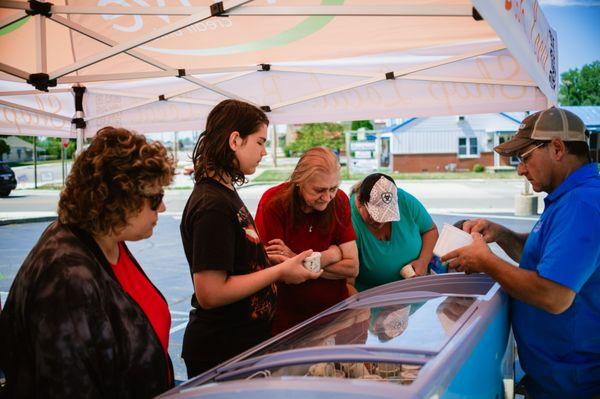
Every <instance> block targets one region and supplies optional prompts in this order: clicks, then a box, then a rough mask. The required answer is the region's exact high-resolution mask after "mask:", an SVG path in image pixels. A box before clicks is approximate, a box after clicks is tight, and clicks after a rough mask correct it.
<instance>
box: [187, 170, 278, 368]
mask: <svg viewBox="0 0 600 399" xmlns="http://www.w3.org/2000/svg"><path fill="white" fill-rule="evenodd" d="M257 231H258V230H256V227H255V224H254V220H253V218H252V216H251V215H250V213H249V212H248V209H247V208H246V207H245V206H244V203H243V201H242V200H241V198H240V197H239V195H238V193H237V191H235V190H231V189H229V188H227V187H225V186H223V185H222V184H221V183H219V182H217V181H215V180H214V179H210V178H204V179H202V180H201V181H199V182H198V183H197V184H196V186H195V187H194V190H193V192H192V195H191V196H190V198H189V200H188V202H187V204H186V206H185V209H184V211H183V215H182V220H181V238H182V242H183V248H184V251H185V255H186V259H187V261H188V264H189V266H190V274H191V276H192V278H193V276H194V274H196V273H201V272H203V271H204V270H221V271H223V272H225V273H226V274H227V276H242V275H245V274H250V273H253V272H256V271H259V270H261V269H264V268H265V267H269V261H268V258H267V254H266V252H265V248H264V246H263V244H262V243H261V241H260V238H259V235H258V233H257ZM191 300H192V301H191V303H192V307H193V308H194V309H193V310H192V311H191V312H190V319H189V323H188V326H187V327H186V331H185V335H184V339H183V353H182V356H183V357H184V358H185V359H188V360H189V359H194V360H197V361H210V362H222V361H224V360H226V359H229V358H231V357H232V356H235V355H238V354H240V353H242V352H243V351H245V350H247V349H248V348H250V347H252V346H254V345H256V344H258V343H260V342H262V341H264V340H265V339H267V338H269V336H270V330H271V328H270V327H271V319H272V318H273V313H274V310H275V300H276V293H275V286H274V285H273V284H272V285H269V286H266V287H265V288H263V289H261V290H260V291H258V292H256V293H254V294H253V295H250V296H247V297H245V298H242V299H240V300H239V301H236V302H233V303H230V304H227V305H223V306H218V307H214V308H203V307H202V306H200V304H199V303H198V300H197V298H196V295H195V294H192V295H191Z"/></svg>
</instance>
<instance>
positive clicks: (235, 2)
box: [50, 0, 252, 80]
mask: <svg viewBox="0 0 600 399" xmlns="http://www.w3.org/2000/svg"><path fill="white" fill-rule="evenodd" d="M250 1H252V0H225V1H223V9H224V10H229V9H231V8H233V7H237V6H240V5H243V4H245V3H249V2H250ZM211 17H212V14H211V10H210V7H206V8H205V10H204V11H203V12H199V13H197V14H194V15H191V16H189V17H186V18H183V19H181V20H179V21H176V22H174V23H172V24H169V25H166V26H164V27H162V28H159V29H157V30H155V31H153V32H152V33H150V34H147V35H143V36H142V37H139V38H137V39H134V40H130V41H128V42H125V43H119V44H117V45H116V46H114V47H112V48H110V49H107V50H105V51H101V52H99V53H97V54H95V55H92V56H90V57H87V58H85V59H83V60H81V61H77V62H75V63H73V64H71V65H69V66H67V67H64V68H60V69H57V70H55V71H53V72H52V73H50V80H52V79H56V78H60V77H62V76H65V75H68V74H70V73H72V72H75V71H78V70H80V69H83V68H85V67H87V66H90V65H93V64H96V63H98V62H100V61H103V60H105V59H107V58H110V57H113V56H115V55H117V54H121V53H123V52H125V51H127V50H131V49H133V48H135V47H138V46H141V45H143V44H146V43H148V42H151V41H153V40H156V39H158V38H160V37H163V36H166V35H168V34H170V33H173V32H176V31H178V30H180V29H183V28H186V27H188V26H190V25H194V24H196V23H198V22H201V21H204V20H206V19H208V18H211Z"/></svg>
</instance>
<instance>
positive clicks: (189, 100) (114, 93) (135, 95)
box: [88, 89, 217, 106]
mask: <svg viewBox="0 0 600 399" xmlns="http://www.w3.org/2000/svg"><path fill="white" fill-rule="evenodd" d="M195 90H197V89H195ZM88 91H89V92H90V93H92V94H103V95H108V96H122V97H130V98H140V99H146V100H153V101H155V100H157V99H158V96H155V95H147V94H139V93H130V92H125V91H119V90H102V89H88ZM165 100H169V101H171V102H179V103H189V104H199V105H209V106H214V105H216V104H217V103H216V102H215V101H209V100H200V99H197V98H178V97H172V96H171V95H170V94H165Z"/></svg>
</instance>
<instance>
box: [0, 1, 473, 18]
mask: <svg viewBox="0 0 600 399" xmlns="http://www.w3.org/2000/svg"><path fill="white" fill-rule="evenodd" d="M0 3H1V2H0ZM472 9H473V8H472V6H471V5H470V4H467V5H438V6H436V7H431V5H426V4H424V5H420V4H409V5H396V6H393V5H385V6H382V5H371V6H312V7H311V6H297V7H269V6H266V7H240V8H238V9H235V10H230V11H225V12H224V13H223V14H222V15H226V16H230V15H235V16H264V17H268V16H288V15H289V16H302V17H308V16H353V17H361V16H362V17H378V16H381V17H384V16H391V17H420V16H422V17H469V18H472V17H473V11H472ZM203 10H204V8H203V7H115V6H108V7H94V6H71V5H68V6H59V5H55V6H53V7H52V13H54V14H80V15H84V14H92V15H183V16H189V15H194V14H198V13H201V12H202V11H203Z"/></svg>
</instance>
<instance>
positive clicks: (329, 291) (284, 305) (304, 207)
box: [256, 147, 358, 334]
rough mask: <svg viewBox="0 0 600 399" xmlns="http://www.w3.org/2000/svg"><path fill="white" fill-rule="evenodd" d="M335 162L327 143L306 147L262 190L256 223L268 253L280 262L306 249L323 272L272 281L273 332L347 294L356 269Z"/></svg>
mask: <svg viewBox="0 0 600 399" xmlns="http://www.w3.org/2000/svg"><path fill="white" fill-rule="evenodd" d="M339 184H340V165H339V163H338V161H337V158H336V156H335V155H334V154H333V153H332V152H331V151H330V150H328V149H327V148H323V147H317V148H312V149H310V150H308V151H307V152H306V153H305V154H304V155H303V156H302V158H300V160H299V161H298V164H297V165H296V168H295V169H294V171H293V172H292V175H291V176H290V179H289V181H287V182H284V183H282V184H280V185H278V186H275V187H273V188H271V189H269V190H267V191H266V192H265V193H264V195H263V196H262V198H261V199H260V202H259V204H258V210H257V212H256V227H257V228H258V231H259V234H260V237H261V240H262V241H263V242H265V243H266V250H267V254H268V255H269V258H270V259H271V260H275V261H282V260H284V259H286V258H289V257H292V256H294V255H295V254H297V253H300V252H302V251H304V250H307V249H312V250H313V251H318V252H320V266H321V268H322V269H323V274H322V275H321V277H320V278H318V279H316V280H310V281H307V282H304V283H302V284H298V285H294V286H292V285H287V284H283V283H279V284H278V287H277V289H278V298H277V307H276V309H275V316H274V319H273V327H272V330H273V333H275V334H276V333H279V332H281V331H284V330H286V329H288V328H290V327H292V326H294V325H296V324H298V323H300V322H302V321H304V320H306V319H308V318H310V317H312V316H314V315H316V314H317V313H319V312H321V311H323V310H325V309H327V308H328V307H330V306H332V305H334V304H336V303H338V302H339V301H341V300H343V299H345V298H347V297H348V296H349V291H348V287H347V285H346V280H347V279H349V278H350V279H351V278H354V277H356V275H357V274H358V250H357V248H356V241H355V240H356V236H355V234H354V228H353V227H352V221H351V218H350V205H349V201H348V196H347V195H346V194H345V193H344V192H343V191H342V190H339V189H338V188H339Z"/></svg>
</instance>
